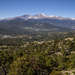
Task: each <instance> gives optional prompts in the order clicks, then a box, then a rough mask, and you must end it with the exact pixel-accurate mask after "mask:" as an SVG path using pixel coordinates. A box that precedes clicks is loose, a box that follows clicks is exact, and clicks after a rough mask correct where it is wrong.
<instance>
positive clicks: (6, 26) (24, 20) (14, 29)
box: [0, 14, 75, 34]
mask: <svg viewBox="0 0 75 75" xmlns="http://www.w3.org/2000/svg"><path fill="white" fill-rule="evenodd" d="M72 30H75V18H64V17H60V16H48V15H45V14H37V15H23V16H18V17H14V18H7V19H0V34H14V33H16V34H27V33H35V32H56V31H57V32H62V31H64V32H65V31H72Z"/></svg>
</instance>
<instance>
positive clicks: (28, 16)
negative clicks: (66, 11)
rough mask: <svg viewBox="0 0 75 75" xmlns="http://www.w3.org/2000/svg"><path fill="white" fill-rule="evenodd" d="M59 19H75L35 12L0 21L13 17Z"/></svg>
mask: <svg viewBox="0 0 75 75" xmlns="http://www.w3.org/2000/svg"><path fill="white" fill-rule="evenodd" d="M47 18H48V19H59V20H75V18H64V17H61V16H53V15H51V16H49V15H46V14H43V13H41V14H36V15H23V16H17V17H13V18H5V19H0V21H2V20H14V19H23V20H29V19H47Z"/></svg>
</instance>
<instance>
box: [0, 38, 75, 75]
mask: <svg viewBox="0 0 75 75" xmlns="http://www.w3.org/2000/svg"><path fill="white" fill-rule="evenodd" d="M69 74H70V75H71V74H73V75H75V37H67V38H61V39H60V38H56V39H53V40H48V41H31V42H27V41H25V40H24V39H18V38H17V39H15V38H10V39H9V38H7V39H0V75H69Z"/></svg>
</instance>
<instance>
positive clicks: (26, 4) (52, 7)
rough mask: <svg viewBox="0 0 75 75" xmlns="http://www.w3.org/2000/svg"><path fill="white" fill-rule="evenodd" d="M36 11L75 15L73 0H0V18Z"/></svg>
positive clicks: (74, 2)
mask: <svg viewBox="0 0 75 75" xmlns="http://www.w3.org/2000/svg"><path fill="white" fill-rule="evenodd" d="M38 13H45V14H47V15H56V16H63V17H75V0H0V18H7V17H14V16H21V15H24V14H38Z"/></svg>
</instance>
